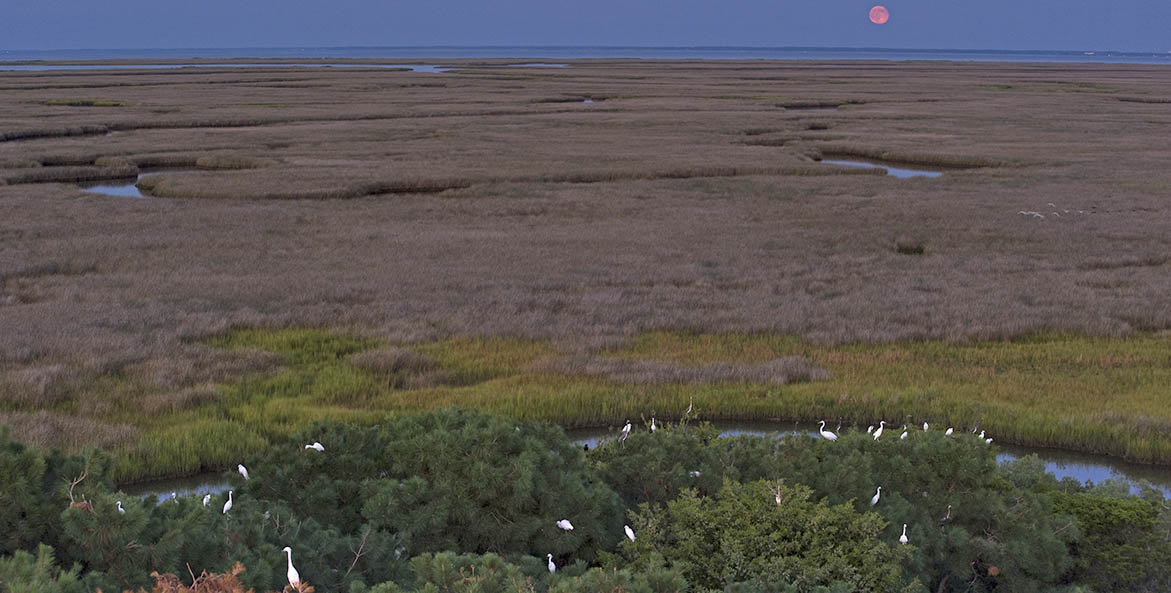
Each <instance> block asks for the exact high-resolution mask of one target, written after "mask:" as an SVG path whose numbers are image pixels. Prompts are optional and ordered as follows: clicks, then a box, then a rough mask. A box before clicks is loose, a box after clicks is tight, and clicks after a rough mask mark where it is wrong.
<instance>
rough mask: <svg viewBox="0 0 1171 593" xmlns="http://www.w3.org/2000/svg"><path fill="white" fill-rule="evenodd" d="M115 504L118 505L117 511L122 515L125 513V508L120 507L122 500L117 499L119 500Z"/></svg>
mask: <svg viewBox="0 0 1171 593" xmlns="http://www.w3.org/2000/svg"><path fill="white" fill-rule="evenodd" d="M116 505H117V507H118V512H119V513H122V514H123V515H125V514H126V509H124V508H122V501H120V500H119V501H117V503H116Z"/></svg>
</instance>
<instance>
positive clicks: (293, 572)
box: [281, 546, 301, 587]
mask: <svg viewBox="0 0 1171 593" xmlns="http://www.w3.org/2000/svg"><path fill="white" fill-rule="evenodd" d="M281 551H282V552H284V553H285V554H287V555H288V556H289V570H288V572H286V573H285V576H287V577H289V584H290V585H292V586H294V587H296V586H297V585H300V584H301V575H300V574H299V573H298V572H297V569H295V568H293V549H292V548H290V547H288V546H285V549H283V550H281Z"/></svg>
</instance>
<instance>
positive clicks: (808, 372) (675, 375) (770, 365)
mask: <svg viewBox="0 0 1171 593" xmlns="http://www.w3.org/2000/svg"><path fill="white" fill-rule="evenodd" d="M544 368H545V370H548V371H550V372H554V373H559V374H564V375H577V376H586V377H597V378H601V379H606V380H607V381H612V382H614V383H620V384H623V385H639V386H648V385H666V384H675V385H710V384H717V383H743V384H755V385H788V384H790V383H804V382H808V381H823V380H826V379H829V373H828V372H826V370H825V369H823V368H821V367H819V366H817V365H816V364H814V363H812V362H810V361H809V360H808V359H806V358H803V357H801V356H786V357H784V358H776V359H773V360H767V361H764V362H760V363H756V364H734V363H717V364H706V365H700V366H685V365H680V364H677V363H671V362H662V361H657V360H641V359H638V360H636V359H626V358H603V357H589V358H574V359H569V360H560V361H556V362H553V363H550V364H547V365H546V366H545V367H544Z"/></svg>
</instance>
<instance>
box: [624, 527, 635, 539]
mask: <svg viewBox="0 0 1171 593" xmlns="http://www.w3.org/2000/svg"><path fill="white" fill-rule="evenodd" d="M622 531H625V532H626V537H629V538H630V541H634V530H633V529H631V528H630V526H629V525H623V526H622Z"/></svg>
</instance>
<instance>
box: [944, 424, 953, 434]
mask: <svg viewBox="0 0 1171 593" xmlns="http://www.w3.org/2000/svg"><path fill="white" fill-rule="evenodd" d="M952 432H954V429H953V428H951V427H950V426H949V427H948V429H947V430H945V431H944V432H943V434H944V435H946V436H951V433H952Z"/></svg>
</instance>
